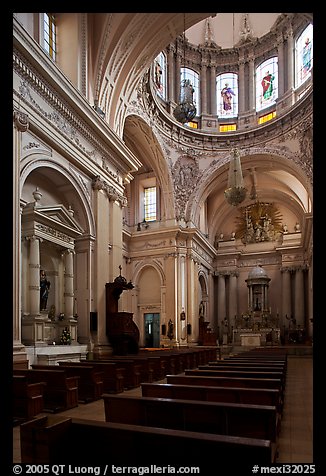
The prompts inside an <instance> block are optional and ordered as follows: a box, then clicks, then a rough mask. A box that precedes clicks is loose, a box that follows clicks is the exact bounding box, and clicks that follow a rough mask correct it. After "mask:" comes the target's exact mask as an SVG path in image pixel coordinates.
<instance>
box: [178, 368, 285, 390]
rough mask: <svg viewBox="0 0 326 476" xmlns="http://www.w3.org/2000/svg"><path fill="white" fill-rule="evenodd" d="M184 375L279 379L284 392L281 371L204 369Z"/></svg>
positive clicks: (186, 372) (188, 370)
mask: <svg viewBox="0 0 326 476" xmlns="http://www.w3.org/2000/svg"><path fill="white" fill-rule="evenodd" d="M184 373H185V375H203V376H207V377H209V376H211V377H215V376H216V377H218V376H221V377H239V378H243V379H246V378H262V379H266V378H270V379H273V378H275V379H280V380H281V382H282V387H283V390H284V386H285V374H284V373H283V372H282V371H279V370H273V371H265V370H260V371H259V370H248V369H246V370H245V369H243V370H234V369H228V370H219V369H216V368H212V369H211V368H205V369H186V370H185V371H184Z"/></svg>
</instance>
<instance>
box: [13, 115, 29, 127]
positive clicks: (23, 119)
mask: <svg viewBox="0 0 326 476" xmlns="http://www.w3.org/2000/svg"><path fill="white" fill-rule="evenodd" d="M13 119H14V124H15V126H16V127H17V129H18V130H19V131H21V132H26V131H27V129H28V126H29V120H28V114H26V113H25V112H21V111H14V117H13Z"/></svg>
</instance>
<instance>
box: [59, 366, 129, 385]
mask: <svg viewBox="0 0 326 476" xmlns="http://www.w3.org/2000/svg"><path fill="white" fill-rule="evenodd" d="M63 365H66V366H67V365H69V366H73V367H74V366H76V365H81V366H85V365H88V366H90V367H94V368H95V369H97V370H98V371H99V372H103V375H102V380H103V388H102V392H105V393H121V392H123V391H124V387H125V385H124V381H125V369H124V368H122V367H119V366H118V364H116V363H113V362H106V361H105V360H81V361H80V362H68V361H62V364H60V368H61V367H62V366H63Z"/></svg>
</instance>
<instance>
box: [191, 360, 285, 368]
mask: <svg viewBox="0 0 326 476" xmlns="http://www.w3.org/2000/svg"><path fill="white" fill-rule="evenodd" d="M211 365H212V366H213V367H215V366H218V367H221V366H226V365H227V366H238V367H245V366H247V367H273V369H275V368H276V369H282V370H286V364H285V362H279V361H277V362H273V361H267V362H266V361H264V362H262V361H261V360H259V361H256V360H255V359H248V360H236V359H234V360H233V359H229V360H216V361H210V362H208V363H207V364H205V366H211ZM197 367H200V366H197Z"/></svg>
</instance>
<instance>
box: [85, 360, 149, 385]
mask: <svg viewBox="0 0 326 476" xmlns="http://www.w3.org/2000/svg"><path fill="white" fill-rule="evenodd" d="M119 360H120V361H123V360H132V361H134V362H135V364H136V365H137V366H139V367H136V370H137V372H139V381H140V383H141V382H153V381H154V378H153V376H154V368H153V364H152V362H150V361H149V359H148V358H146V357H142V356H139V355H119V356H118V357H112V358H110V359H105V360H103V359H101V362H108V363H111V364H115V365H117V366H119V362H118V361H119ZM90 362H96V361H94V360H91V361H90ZM120 367H121V366H120ZM121 368H123V369H124V373H125V372H126V369H125V367H121ZM134 380H135V379H134ZM137 381H138V376H137V380H136V381H135V382H134V384H135V383H137ZM137 386H138V385H137ZM128 388H132V387H130V386H129V387H128Z"/></svg>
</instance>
